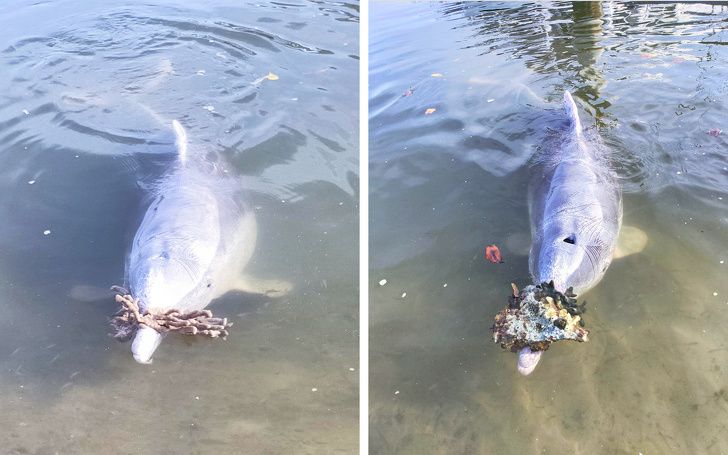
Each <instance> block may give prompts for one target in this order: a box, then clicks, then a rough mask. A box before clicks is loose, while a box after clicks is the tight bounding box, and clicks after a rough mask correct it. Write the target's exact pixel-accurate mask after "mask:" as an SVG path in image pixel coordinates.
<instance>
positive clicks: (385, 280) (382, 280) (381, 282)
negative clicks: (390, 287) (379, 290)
mask: <svg viewBox="0 0 728 455" xmlns="http://www.w3.org/2000/svg"><path fill="white" fill-rule="evenodd" d="M385 284H387V279H386V278H382V279H381V280H379V285H380V286H384V285H385Z"/></svg>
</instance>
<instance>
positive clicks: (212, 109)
mask: <svg viewBox="0 0 728 455" xmlns="http://www.w3.org/2000/svg"><path fill="white" fill-rule="evenodd" d="M202 109H204V110H206V111H208V112H212V111H214V110H215V106H213V105H211V104H208V105H207V106H203V107H202Z"/></svg>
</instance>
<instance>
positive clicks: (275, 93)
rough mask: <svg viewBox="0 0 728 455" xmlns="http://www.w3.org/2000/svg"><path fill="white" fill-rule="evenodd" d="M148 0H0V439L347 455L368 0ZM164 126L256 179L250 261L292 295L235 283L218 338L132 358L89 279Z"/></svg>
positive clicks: (134, 214)
mask: <svg viewBox="0 0 728 455" xmlns="http://www.w3.org/2000/svg"><path fill="white" fill-rule="evenodd" d="M156 3H157V5H156V6H152V5H149V4H148V3H147V2H137V1H131V2H124V4H123V5H121V6H113V5H110V4H109V3H108V2H101V1H96V2H85V3H84V5H83V6H80V5H79V3H78V2H73V1H60V2H38V3H35V4H32V5H31V4H29V2H17V1H13V2H5V3H3V5H2V6H1V7H0V17H2V19H1V20H0V23H1V24H2V26H0V66H1V67H2V77H0V87H1V88H2V90H0V92H1V93H2V95H1V96H0V220H2V223H0V308H2V314H3V317H2V318H1V319H0V327H1V330H0V334H1V335H0V341H1V343H0V346H1V347H0V368H1V370H2V372H3V374H2V375H1V376H0V390H2V391H3V393H2V398H1V399H0V406H1V407H2V409H3V413H2V417H1V418H0V424H1V425H2V427H3V429H4V430H3V432H2V435H1V436H0V443H1V445H2V447H3V450H2V452H3V453H33V454H56V453H58V454H65V453H69V454H70V453H168V454H178V453H200V454H202V453H230V454H233V453H234V454H237V453H355V452H356V451H357V447H358V444H357V437H358V436H357V435H358V425H357V416H358V414H357V405H358V393H357V389H358V385H357V375H358V354H357V351H358V350H357V346H358V340H357V336H358V329H357V327H358V325H357V318H356V314H358V310H357V298H358V297H357V290H356V288H357V282H358V266H357V265H358V259H357V246H356V244H357V240H356V239H357V226H358V216H357V203H356V201H357V196H358V194H357V193H358V182H357V179H358V176H357V169H358V135H357V133H356V127H357V125H358V120H357V112H358V101H357V99H356V98H355V97H352V96H351V94H352V93H357V82H358V56H357V54H358V38H357V37H358V5H357V4H355V3H354V4H353V3H346V2H326V1H288V2H264V3H260V4H258V3H255V2H242V3H241V2H230V1H218V2H214V4H209V3H205V4H204V5H197V6H190V5H188V3H186V2H179V1H163V2H156ZM269 73H273V74H274V75H275V76H277V78H276V77H266V76H267V75H268V74H269ZM172 119H179V120H180V122H182V124H184V125H185V127H186V128H187V131H188V135H189V137H190V141H191V142H192V143H193V144H195V146H196V147H197V149H198V150H200V149H201V150H206V151H207V152H208V153H210V154H211V156H218V157H219V159H221V160H224V162H225V163H227V167H228V170H229V172H230V173H232V174H233V175H235V176H237V177H239V178H240V179H241V181H242V182H244V186H245V188H244V189H245V190H247V195H248V197H249V199H250V204H251V206H253V207H254V209H255V211H256V215H257V220H258V228H259V234H258V244H257V248H256V252H255V254H254V257H253V259H252V262H251V264H250V265H249V266H248V269H247V272H249V273H250V274H251V275H256V276H259V277H261V278H268V279H279V280H285V281H288V282H290V283H292V284H293V290H292V291H291V292H290V293H289V294H288V295H287V296H285V297H283V298H280V299H267V298H264V297H260V296H255V295H244V294H229V295H227V296H226V297H224V298H223V299H221V300H220V301H219V302H216V303H215V304H214V305H213V306H212V309H213V310H214V311H215V312H216V313H217V314H219V315H221V316H227V317H229V318H230V319H231V320H233V321H234V323H235V325H234V327H233V328H232V333H231V335H230V336H229V337H228V340H227V341H224V342H223V341H211V340H196V339H193V340H191V339H184V338H181V337H174V336H170V337H168V338H167V339H166V340H165V341H164V342H163V343H162V345H161V347H160V348H159V349H158V351H157V352H156V354H155V357H154V363H153V364H152V365H151V366H141V365H138V364H136V363H135V362H134V361H133V359H132V357H131V354H130V352H129V344H119V343H117V342H116V341H115V340H113V339H112V338H110V337H109V336H108V335H107V334H108V333H109V331H110V330H109V327H108V324H107V318H108V317H109V316H110V315H111V314H112V313H113V312H114V311H116V305H115V304H114V303H113V300H112V299H110V298H109V297H106V296H103V295H102V294H99V292H98V289H104V288H108V286H110V285H112V284H121V283H123V280H124V255H125V253H126V251H127V248H128V245H129V243H130V241H131V238H132V236H133V234H134V230H135V228H136V225H137V223H138V222H139V220H140V217H141V215H142V213H143V209H144V207H143V206H142V204H143V201H144V196H145V194H146V191H147V190H148V189H149V188H150V185H151V184H153V182H154V181H155V180H156V179H158V178H160V177H161V176H162V175H163V174H164V172H165V170H166V169H168V165H169V163H170V162H171V161H172V160H173V159H174V153H175V147H174V138H173V135H172V131H171V128H170V122H171V120H172ZM194 216H195V214H194V213H190V217H194Z"/></svg>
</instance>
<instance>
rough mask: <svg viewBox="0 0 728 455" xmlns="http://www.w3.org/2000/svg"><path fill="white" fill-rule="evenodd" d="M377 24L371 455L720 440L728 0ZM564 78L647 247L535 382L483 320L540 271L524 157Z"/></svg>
mask: <svg viewBox="0 0 728 455" xmlns="http://www.w3.org/2000/svg"><path fill="white" fill-rule="evenodd" d="M370 20H371V24H372V25H371V34H370V47H371V57H370V58H371V60H370V100H369V103H370V131H371V138H370V161H371V163H370V177H371V183H370V194H371V196H370V204H371V213H370V235H371V240H370V242H371V243H370V248H371V251H370V256H371V261H372V263H371V273H370V274H371V283H370V286H371V290H370V299H371V309H370V314H371V316H370V337H371V347H370V351H371V363H370V371H371V392H370V394H371V395H370V400H371V411H370V414H371V424H370V425H371V426H370V447H371V449H372V452H373V453H381V454H385V453H387V454H390V453H397V454H408V453H413V454H414V453H418V454H422V453H443V454H444V453H447V454H453V453H458V454H460V453H462V454H466V453H468V454H469V453H494V454H495V453H497V454H505V453H513V454H521V453H554V454H555V453H584V454H591V453H625V454H637V453H644V454H650V453H728V433H727V432H726V431H725V430H726V426H727V425H728V382H727V381H726V373H728V371H727V370H728V367H726V365H728V284H726V281H725V276H726V272H727V271H728V247H727V246H726V245H728V206H727V204H728V158H726V146H727V145H728V143H727V142H726V141H727V139H726V138H728V123H726V119H727V118H728V115H726V114H727V112H726V111H727V110H728V97H727V96H726V95H728V83H726V80H728V77H727V76H728V47H727V46H726V44H728V34H727V32H726V23H727V22H728V7H725V6H715V5H701V4H690V5H647V4H605V5H603V6H599V5H597V4H589V3H579V4H577V3H574V4H572V3H568V2H567V3H561V2H560V3H550V4H539V5H534V4H495V3H488V4H467V3H466V4H457V5H456V4H449V5H445V4H438V3H420V4H386V3H382V2H374V3H373V4H372V12H371V17H370ZM433 73H435V74H437V73H441V74H442V77H433V76H432V74H433ZM564 90H569V91H571V92H572V93H573V94H574V95H575V97H576V98H577V103H578V104H579V106H580V113H581V117H582V122H583V123H584V124H585V125H591V127H593V128H596V129H597V130H598V132H599V134H600V135H601V137H602V139H603V141H604V142H605V144H606V145H607V147H608V149H609V150H610V159H611V161H612V163H613V164H614V166H615V169H616V170H617V172H618V173H619V176H620V182H621V184H622V188H623V191H624V211H625V213H624V224H625V225H627V226H634V227H637V228H639V229H641V230H643V231H645V232H646V234H647V235H648V243H647V246H646V248H645V250H644V251H643V252H642V253H639V254H635V255H632V256H628V257H625V258H623V259H620V260H615V261H614V262H613V263H612V265H611V267H610V268H609V270H608V271H607V273H606V276H605V278H604V279H603V281H602V282H601V283H600V284H599V285H598V286H597V287H596V288H594V289H593V290H592V291H590V292H589V293H588V294H585V295H584V296H583V298H584V299H585V300H586V301H587V302H588V305H587V310H588V311H587V313H586V315H585V321H586V327H587V328H588V329H590V330H591V334H590V342H589V343H587V344H584V345H575V344H567V343H562V344H556V345H553V346H552V348H551V349H550V350H549V351H548V352H547V353H546V354H545V355H544V356H543V358H542V360H541V363H540V365H539V366H538V368H537V369H536V371H535V372H534V373H533V374H532V375H531V376H529V377H522V376H520V375H519V374H518V373H517V371H516V368H515V366H516V356H515V355H513V354H511V353H507V352H503V351H502V350H501V349H500V347H499V346H497V345H495V344H494V343H493V342H492V335H491V333H490V327H491V325H492V321H493V316H494V315H495V314H496V312H497V311H498V310H499V309H501V308H502V307H504V306H505V305H506V303H507V299H506V297H507V295H508V293H509V292H510V286H509V283H510V282H516V283H518V284H519V285H521V286H522V285H525V284H528V283H529V275H528V264H527V254H528V246H529V241H530V238H529V235H530V234H529V228H528V208H527V205H526V194H525V193H526V186H527V178H528V177H527V175H528V162H529V159H530V158H531V156H532V155H533V153H534V152H535V150H536V148H537V146H538V144H539V140H540V138H541V137H542V136H543V132H544V130H545V129H546V128H547V127H549V126H552V121H553V119H554V115H555V113H557V111H556V109H559V108H560V100H561V97H562V93H563V91H564ZM405 95H407V96H405ZM429 108H435V109H436V111H434V112H433V113H432V114H429V115H426V114H425V111H426V109H429ZM714 128H717V129H722V130H723V133H722V134H720V135H717V136H714V135H711V134H709V133H708V132H709V130H711V129H714ZM492 243H495V244H497V245H499V246H500V248H501V251H502V252H503V256H504V260H505V263H503V264H492V263H490V262H488V261H486V260H485V259H484V258H483V250H484V247H485V246H486V245H488V244H492ZM382 279H386V280H387V282H386V284H385V285H384V286H380V285H379V281H380V280H382Z"/></svg>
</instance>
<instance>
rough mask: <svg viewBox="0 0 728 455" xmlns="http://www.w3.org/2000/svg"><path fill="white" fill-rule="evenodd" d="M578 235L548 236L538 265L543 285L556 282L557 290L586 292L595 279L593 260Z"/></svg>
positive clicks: (539, 276)
mask: <svg viewBox="0 0 728 455" xmlns="http://www.w3.org/2000/svg"><path fill="white" fill-rule="evenodd" d="M579 237H580V236H579V235H578V234H577V233H574V232H569V231H566V230H564V231H562V232H559V233H556V234H553V235H549V236H548V240H545V241H544V243H543V244H542V246H541V249H540V251H539V256H538V262H537V264H536V266H537V270H536V273H535V275H536V278H537V280H539V281H540V282H549V281H553V282H554V287H555V288H556V290H558V291H561V292H564V291H566V290H567V289H568V288H569V287H573V288H574V289H583V288H584V287H586V286H588V285H589V284H590V283H591V282H592V281H593V278H594V263H593V258H591V257H590V256H589V254H587V248H584V245H583V244H582V240H580V238H579Z"/></svg>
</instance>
